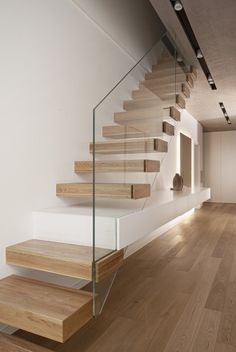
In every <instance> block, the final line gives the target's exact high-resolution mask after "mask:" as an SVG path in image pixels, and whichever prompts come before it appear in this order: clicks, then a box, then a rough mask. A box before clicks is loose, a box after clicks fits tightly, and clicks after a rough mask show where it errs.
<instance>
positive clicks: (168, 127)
mask: <svg viewBox="0 0 236 352" xmlns="http://www.w3.org/2000/svg"><path fill="white" fill-rule="evenodd" d="M163 131H164V132H165V133H166V134H168V136H174V135H175V127H174V126H173V125H172V124H170V123H169V122H167V121H163Z"/></svg>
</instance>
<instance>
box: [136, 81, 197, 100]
mask: <svg viewBox="0 0 236 352" xmlns="http://www.w3.org/2000/svg"><path fill="white" fill-rule="evenodd" d="M141 87H143V85H141ZM145 88H146V89H148V90H150V91H151V92H152V93H154V94H156V95H157V96H159V97H160V98H161V99H162V97H163V96H166V95H172V94H174V93H176V94H180V93H182V94H183V95H184V96H185V97H186V98H189V97H190V89H189V86H188V84H187V83H181V84H176V85H174V86H172V87H169V86H167V85H166V86H153V87H149V88H147V87H145Z"/></svg>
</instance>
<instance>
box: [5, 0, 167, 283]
mask: <svg viewBox="0 0 236 352" xmlns="http://www.w3.org/2000/svg"><path fill="white" fill-rule="evenodd" d="M98 3H99V1H98V0H96V8H94V9H96V12H97V10H98V9H99V8H100V7H99V6H97V4H98ZM116 3H117V4H120V2H117V1H116ZM127 3H128V1H127V0H126V1H123V5H127ZM143 3H144V2H143ZM81 4H82V1H81ZM83 4H85V2H83ZM90 4H93V5H94V6H95V2H94V1H93V2H92V1H90ZM101 4H102V3H101ZM104 4H105V3H104ZM135 4H136V2H134V1H133V2H132V5H131V6H130V7H128V6H126V11H127V14H126V18H125V21H126V25H125V27H124V28H125V33H126V35H127V41H126V43H124V47H122V48H121V47H119V44H120V43H123V40H124V37H125V36H124V32H123V33H122V34H121V33H119V31H118V28H119V24H121V26H122V24H123V23H124V22H123V17H122V16H123V14H122V12H119V11H118V9H117V7H115V8H113V7H109V12H106V11H104V10H106V9H107V8H105V9H104V7H103V8H101V13H99V16H100V15H102V17H101V18H102V22H103V23H106V22H109V26H108V27H106V31H107V33H105V32H104V30H103V29H102V28H101V27H100V26H99V24H96V23H94V22H93V20H91V19H90V18H89V17H88V16H87V15H86V14H85V13H84V12H83V11H81V10H80V9H79V8H78V7H77V6H75V4H74V3H73V2H72V1H70V0H47V1H42V0H21V1H19V0H6V1H1V2H0V43H1V55H0V77H1V79H0V100H1V101H0V118H1V128H0V160H1V173H0V180H1V203H0V214H1V215H0V236H1V237H0V238H1V241H0V276H1V277H3V276H5V275H7V274H9V273H12V272H13V270H12V268H8V267H7V266H5V264H4V250H5V247H6V246H7V245H10V244H13V243H16V242H19V241H22V240H25V239H28V238H31V236H32V223H31V222H32V220H31V219H32V218H31V214H32V211H33V210H37V209H42V208H48V207H53V206H62V205H64V204H70V203H74V202H75V201H74V202H72V201H69V200H65V201H63V200H61V199H57V198H56V196H55V185H56V183H57V182H72V181H73V182H75V181H79V180H81V179H82V178H79V177H77V176H76V175H74V174H73V161H74V160H76V159H82V160H83V159H88V157H89V154H88V149H87V148H88V142H89V141H90V140H91V139H92V116H91V111H92V108H93V106H94V105H95V104H96V103H97V102H98V101H99V100H100V99H101V98H102V97H103V96H104V95H105V93H106V92H107V91H108V90H109V89H110V88H111V87H112V86H113V85H114V84H115V83H116V82H117V81H118V80H119V79H120V78H121V77H122V76H123V75H124V74H125V73H126V72H127V71H128V70H129V69H130V68H131V67H132V66H133V64H134V60H133V58H131V57H130V54H132V56H134V57H139V56H140V54H141V53H142V54H143V53H144V52H145V51H146V49H147V45H149V44H148V43H149V42H150V37H151V38H152V40H153V39H154V38H156V39H157V37H158V36H159V35H160V33H155V34H154V32H153V26H150V22H151V23H153V19H154V18H155V16H154V15H153V13H152V14H151V13H150V11H149V10H150V9H149V10H148V12H149V15H150V16H151V17H150V16H149V15H148V13H146V12H145V19H143V21H142V22H140V21H138V22H137V21H135V20H132V21H130V22H129V19H131V18H136V16H137V18H140V16H141V11H143V7H137V8H136V7H135V8H134V5H135ZM86 10H87V12H88V15H90V13H89V12H92V10H93V6H92V7H91V8H90V9H88V8H87V9H86ZM131 10H132V13H131V12H130V11H131ZM92 15H93V14H92ZM92 17H93V16H92ZM114 19H116V22H114ZM98 22H99V21H98ZM113 24H114V28H115V30H114V32H113V34H114V35H113V34H112V36H113V37H112V38H111V37H110V36H109V35H110V33H109V32H110V31H111V29H112V26H113ZM133 26H136V28H133ZM141 32H142V33H143V34H142V36H140V33H141ZM115 41H117V42H115ZM127 46H129V49H130V51H129V53H126V52H125V50H126V47H127ZM125 94H126V97H129V96H130V90H127V91H126V92H125ZM113 111H115V107H114V106H113Z"/></svg>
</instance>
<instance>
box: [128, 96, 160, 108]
mask: <svg viewBox="0 0 236 352" xmlns="http://www.w3.org/2000/svg"><path fill="white" fill-rule="evenodd" d="M158 106H159V107H160V106H161V99H160V98H159V97H155V98H151V99H137V100H134V99H132V100H125V101H124V103H123V109H124V110H126V111H130V110H137V109H145V108H152V107H158Z"/></svg>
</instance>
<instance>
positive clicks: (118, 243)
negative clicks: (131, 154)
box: [33, 188, 210, 249]
mask: <svg viewBox="0 0 236 352" xmlns="http://www.w3.org/2000/svg"><path fill="white" fill-rule="evenodd" d="M208 199H210V188H201V189H198V190H185V191H181V192H173V191H170V190H163V191H156V192H155V193H154V194H153V195H152V197H151V198H148V199H147V200H146V202H144V200H142V201H139V202H136V201H132V202H131V203H130V202H127V206H125V207H124V203H123V204H122V206H118V205H117V206H114V205H113V206H111V204H109V202H108V201H98V202H96V247H103V248H110V249H116V248H117V249H121V248H124V247H126V246H129V245H131V244H132V243H134V242H136V241H138V240H139V239H141V238H143V237H145V236H148V235H150V234H151V233H152V232H153V231H155V230H156V229H158V228H159V227H160V226H162V225H164V224H166V223H168V222H169V221H171V220H174V219H175V218H176V217H178V216H180V215H182V214H185V213H186V212H187V211H189V210H191V209H193V208H196V207H198V206H199V205H201V204H202V203H203V202H205V201H207V200H208ZM113 204H114V203H113ZM117 204H119V203H117ZM144 204H145V206H144ZM33 223H34V238H39V239H46V240H51V241H60V242H65V243H75V244H80V245H88V246H92V243H93V240H92V238H93V216H92V207H91V204H81V205H78V206H68V207H61V208H54V209H46V210H42V211H37V212H35V213H33Z"/></svg>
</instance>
